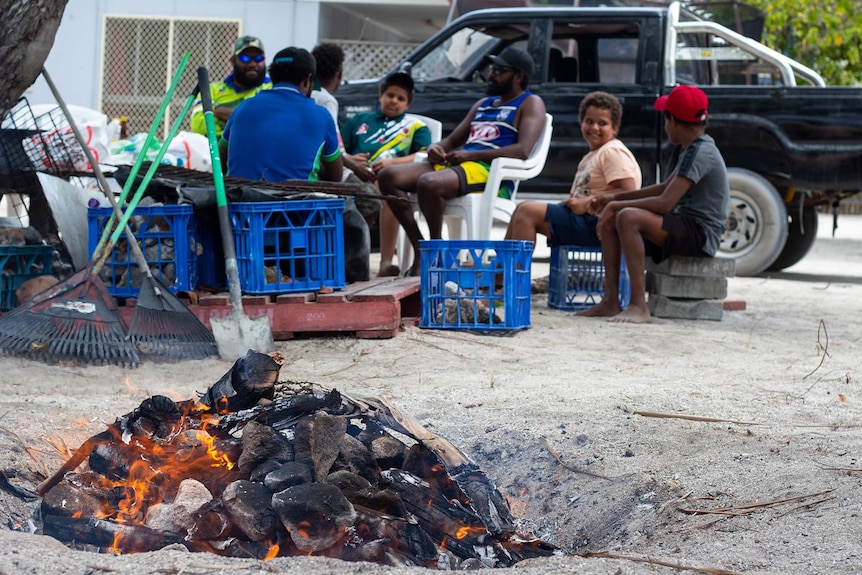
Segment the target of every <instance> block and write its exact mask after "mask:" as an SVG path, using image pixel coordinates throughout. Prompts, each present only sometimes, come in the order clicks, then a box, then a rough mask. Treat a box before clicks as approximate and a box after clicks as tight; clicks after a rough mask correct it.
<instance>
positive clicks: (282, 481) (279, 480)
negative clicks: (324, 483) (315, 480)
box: [263, 461, 311, 493]
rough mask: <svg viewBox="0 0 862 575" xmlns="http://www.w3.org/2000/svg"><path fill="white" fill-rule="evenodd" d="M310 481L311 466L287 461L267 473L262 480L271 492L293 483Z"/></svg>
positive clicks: (290, 485) (291, 485) (281, 489)
mask: <svg viewBox="0 0 862 575" xmlns="http://www.w3.org/2000/svg"><path fill="white" fill-rule="evenodd" d="M303 483H311V468H310V467H309V466H307V465H306V464H304V463H299V462H296V461H288V462H287V463H285V464H283V465H281V466H279V467H278V469H275V470H273V471H272V472H270V473H269V474H267V476H266V478H265V479H264V480H263V484H264V485H266V488H267V489H269V490H270V491H272V492H273V493H278V492H279V491H283V490H285V489H287V488H288V487H293V486H294V485H301V484H303Z"/></svg>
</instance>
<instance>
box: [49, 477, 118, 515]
mask: <svg viewBox="0 0 862 575" xmlns="http://www.w3.org/2000/svg"><path fill="white" fill-rule="evenodd" d="M109 511H110V510H109V509H108V506H107V504H106V503H105V500H104V499H100V498H99V497H96V496H95V495H93V494H90V493H87V492H86V491H84V490H83V489H78V488H77V487H74V486H72V485H69V484H68V483H61V484H60V485H57V486H55V487H54V488H53V489H51V490H50V491H48V493H46V494H45V495H44V496H43V498H42V515H43V516H45V515H64V516H66V517H72V516H76V517H94V516H102V515H106V514H107V512H109Z"/></svg>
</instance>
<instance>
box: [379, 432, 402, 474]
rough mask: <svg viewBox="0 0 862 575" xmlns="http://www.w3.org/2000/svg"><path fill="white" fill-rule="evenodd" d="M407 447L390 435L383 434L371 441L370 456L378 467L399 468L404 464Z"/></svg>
mask: <svg viewBox="0 0 862 575" xmlns="http://www.w3.org/2000/svg"><path fill="white" fill-rule="evenodd" d="M406 453H407V448H406V447H405V445H404V444H403V443H401V442H400V441H398V440H397V439H395V438H394V437H392V436H391V435H383V436H382V437H378V438H377V439H375V440H374V441H372V442H371V456H372V457H373V458H374V460H375V461H377V465H378V466H380V469H390V468H392V467H394V468H396V469H397V468H400V467H401V466H402V465H404V456H405V454H406Z"/></svg>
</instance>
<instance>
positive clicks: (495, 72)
mask: <svg viewBox="0 0 862 575" xmlns="http://www.w3.org/2000/svg"><path fill="white" fill-rule="evenodd" d="M512 71H514V68H509V67H508V66H500V65H499V64H492V65H491V75H492V76H499V75H501V74H505V73H506V72H512Z"/></svg>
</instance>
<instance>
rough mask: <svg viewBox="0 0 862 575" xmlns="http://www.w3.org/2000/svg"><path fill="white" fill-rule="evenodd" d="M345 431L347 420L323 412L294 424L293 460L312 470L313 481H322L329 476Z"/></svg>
mask: <svg viewBox="0 0 862 575" xmlns="http://www.w3.org/2000/svg"><path fill="white" fill-rule="evenodd" d="M346 429H347V420H345V419H343V418H341V417H333V416H332V415H329V414H328V413H326V412H323V411H318V412H317V413H314V414H313V415H310V416H308V417H304V418H302V419H301V420H300V421H299V423H297V424H296V437H295V439H294V442H293V448H294V450H295V451H296V457H295V459H296V461H299V462H302V463H305V464H307V465H309V466H310V467H311V468H312V469H313V470H314V480H315V481H322V480H323V479H324V478H325V477H326V476H327V475H329V470H330V469H332V464H333V463H335V459H336V458H337V457H338V451H339V444H340V443H341V438H342V437H343V436H344V432H345V430H346Z"/></svg>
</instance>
